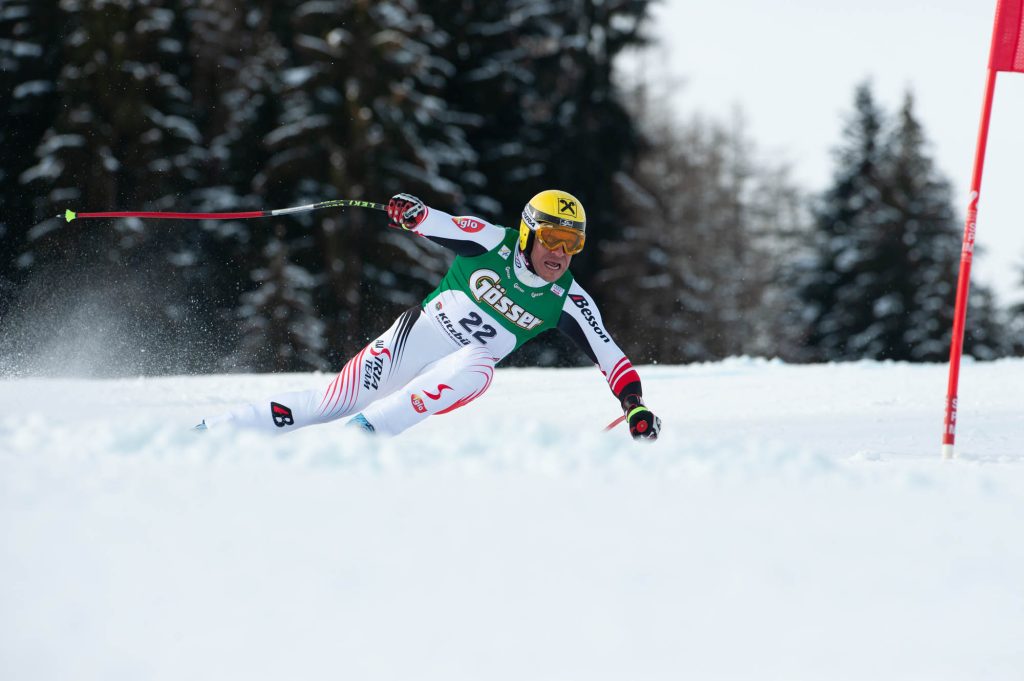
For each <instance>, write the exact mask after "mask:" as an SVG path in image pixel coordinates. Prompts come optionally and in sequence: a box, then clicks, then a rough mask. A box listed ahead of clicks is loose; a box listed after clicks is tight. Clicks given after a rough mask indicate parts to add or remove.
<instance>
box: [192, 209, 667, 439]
mask: <svg viewBox="0 0 1024 681" xmlns="http://www.w3.org/2000/svg"><path fill="white" fill-rule="evenodd" d="M387 213H388V218H389V223H388V226H389V227H393V228H396V229H404V230H408V231H411V232H413V233H414V234H417V235H419V236H421V237H426V238H428V239H430V240H431V241H434V242H435V243H438V244H441V245H442V246H445V247H447V248H450V249H451V250H453V251H455V253H456V254H457V257H456V258H455V261H454V262H453V263H452V266H451V267H450V268H449V270H448V272H447V274H445V276H444V278H443V279H442V280H441V283H440V284H439V285H438V287H437V288H436V289H435V290H434V291H433V292H432V293H430V294H429V295H428V296H427V297H426V298H425V299H424V300H423V302H422V303H421V304H420V305H418V306H416V307H414V308H412V309H410V310H408V311H406V312H405V313H404V314H402V316H400V317H399V318H398V319H397V320H396V321H395V323H394V324H393V325H392V326H391V328H390V329H388V330H387V331H385V332H384V333H383V334H382V335H381V336H379V337H378V338H377V339H376V340H374V341H372V342H371V343H370V344H369V345H367V346H366V347H365V348H363V350H362V351H360V352H359V354H357V355H356V356H355V357H353V358H352V359H351V360H349V362H348V363H347V364H346V365H345V366H344V368H343V369H342V370H341V372H340V373H338V375H337V376H336V377H335V378H334V380H332V381H331V382H330V384H329V385H328V386H327V387H326V388H325V389H323V390H308V391H304V392H292V393H285V394H280V395H275V396H273V397H270V398H269V399H266V400H264V401H262V402H258V403H256V404H250V405H246V406H243V407H240V408H238V409H236V410H234V411H231V412H228V413H226V414H223V415H221V416H217V417H214V418H210V419H205V420H204V421H203V422H202V423H200V424H199V425H198V426H196V428H197V429H200V430H205V429H206V428H219V427H221V426H222V425H227V424H234V425H241V426H250V427H255V428H258V429H263V430H266V431H269V432H286V431H289V430H292V429H295V428H301V427H303V426H308V425H312V424H314V423H325V422H327V421H334V420H336V419H340V418H343V417H345V416H350V415H353V414H354V417H353V418H352V419H351V420H350V421H349V425H353V426H358V427H361V428H363V429H364V430H366V431H368V432H373V433H379V434H386V435H397V434H398V433H401V432H402V431H404V430H406V429H407V428H409V427H411V426H413V425H415V424H417V423H419V422H420V421H422V420H423V419H425V418H427V417H428V416H432V415H435V414H445V413H448V412H450V411H453V410H455V409H458V408H459V407H463V406H465V405H467V404H469V403H470V402H472V401H473V400H475V399H476V398H478V397H480V395H482V394H483V393H484V392H485V391H486V390H487V388H488V387H489V386H490V385H491V379H492V378H493V377H494V365H495V364H497V363H498V362H499V361H501V359H502V358H504V357H505V356H506V355H508V354H509V353H510V352H512V351H513V350H515V349H516V348H518V347H519V346H520V345H522V344H523V343H525V342H526V341H528V340H530V339H531V338H533V337H534V336H536V335H537V334H539V333H541V332H542V331H545V330H547V329H552V328H558V329H559V330H561V331H562V332H563V333H565V334H566V335H568V336H569V337H570V338H572V339H573V340H574V341H575V342H576V344H577V345H579V347H580V348H581V349H582V350H583V351H584V352H585V353H586V354H587V355H588V356H589V357H590V359H591V360H592V361H593V362H594V363H595V364H597V366H598V367H599V368H600V369H601V372H602V373H603V374H604V375H605V378H606V379H607V381H608V386H609V387H610V388H611V391H612V393H613V394H614V395H615V397H616V398H618V400H619V403H620V405H621V406H622V410H623V412H624V414H625V417H626V420H627V421H628V424H629V432H630V433H631V434H632V436H633V438H634V439H646V440H655V439H657V437H658V433H659V432H660V430H661V419H659V418H658V417H657V416H655V415H654V414H653V413H652V412H651V410H650V409H648V408H647V407H646V406H645V405H644V402H643V397H642V395H643V392H642V390H641V387H640V376H639V375H638V374H637V372H636V371H635V370H634V369H633V366H632V364H631V363H630V361H629V359H628V358H627V357H626V356H625V355H624V354H623V352H622V350H620V349H619V346H618V345H616V344H615V341H614V340H612V337H611V334H609V333H608V331H607V329H605V328H604V324H603V323H602V321H601V315H600V313H599V312H598V310H597V306H596V305H595V304H594V301H593V299H592V298H591V297H590V295H589V294H588V293H587V292H586V291H584V290H583V288H581V287H580V285H579V284H577V283H576V282H575V281H574V280H573V276H572V273H571V272H569V263H570V261H571V260H572V256H574V255H575V254H577V253H579V252H580V251H581V250H582V249H583V244H584V241H585V240H586V227H587V218H586V213H585V212H584V210H583V206H582V204H580V202H579V201H578V200H577V199H576V197H574V196H573V195H572V194H569V193H567V192H564V191H559V190H547V191H542V192H541V193H539V194H537V195H536V196H534V197H533V198H532V199H530V202H529V203H527V204H526V207H525V208H524V209H523V213H522V219H521V221H520V223H519V229H518V230H515V229H508V228H505V227H499V226H497V225H493V224H491V223H489V222H486V221H484V220H481V219H480V218H476V217H458V216H452V215H449V214H447V213H444V212H442V211H439V210H437V209H435V208H429V207H427V206H426V205H424V203H423V202H422V201H420V200H419V199H418V198H416V197H414V196H411V195H409V194H396V195H395V196H393V197H392V198H391V200H390V201H389V202H388V206H387Z"/></svg>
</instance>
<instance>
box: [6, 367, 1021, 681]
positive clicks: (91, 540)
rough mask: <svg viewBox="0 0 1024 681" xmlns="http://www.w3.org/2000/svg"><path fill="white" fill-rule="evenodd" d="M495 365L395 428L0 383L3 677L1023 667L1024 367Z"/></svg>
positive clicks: (60, 385) (63, 384)
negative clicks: (615, 392)
mask: <svg viewBox="0 0 1024 681" xmlns="http://www.w3.org/2000/svg"><path fill="white" fill-rule="evenodd" d="M640 372H641V376H642V377H643V380H644V386H645V394H646V395H647V398H648V402H649V404H650V405H651V406H652V408H653V409H654V410H655V411H656V412H657V413H659V415H661V416H662V417H663V419H664V421H665V425H664V435H663V438H662V439H661V441H659V442H658V443H657V444H655V445H653V446H640V445H635V444H634V443H633V442H631V441H630V440H629V439H628V437H627V436H626V435H625V434H624V431H617V432H615V433H612V434H608V435H606V434H603V433H602V432H601V427H602V426H603V425H605V424H606V423H607V422H608V421H610V420H612V419H613V418H614V417H615V416H617V407H616V404H615V401H614V399H613V398H612V397H611V396H610V394H609V393H608V391H607V387H606V386H605V384H604V382H603V379H602V377H601V375H600V373H599V372H597V371H596V370H593V369H579V370H577V369H573V370H512V369H505V370H499V372H498V374H497V376H496V379H495V382H494V385H493V386H492V388H491V391H490V392H489V393H488V394H487V395H485V396H484V397H483V398H481V399H480V400H478V401H477V402H475V403H474V404H473V405H471V406H470V407H467V408H465V409H462V410H460V411H458V412H455V413H453V414H451V415H448V416H443V417H437V418H435V419H433V420H431V421H428V422H427V423H425V424H423V425H422V426H420V427H418V428H416V429H414V430H412V431H409V432H408V433H406V434H404V435H403V436H401V437H399V438H396V439H393V440H379V439H376V440H375V439H368V438H366V437H364V436H363V435H361V434H360V433H357V432H352V431H348V430H345V429H343V428H341V427H340V424H337V425H327V426H321V427H315V428H310V429H307V430H304V431H300V432H297V433H294V434H292V435H289V436H284V437H277V438H265V437H261V436H258V435H255V434H247V433H243V434H237V435H236V434H232V433H225V432H216V431H211V432H210V433H207V434H206V435H205V436H199V435H194V434H192V433H191V432H189V431H188V428H189V427H190V426H191V425H192V424H193V423H195V422H197V421H198V420H199V419H200V418H202V416H204V415H208V414H211V413H214V412H217V411H220V410H221V409H225V408H227V407H229V406H231V405H233V404H236V403H238V402H242V401H246V400H248V399H252V398H256V397H259V396H262V395H264V394H269V393H271V392H279V391H281V390H288V389H293V388H298V387H305V386H317V385H321V384H323V383H325V382H327V381H329V380H330V377H329V376H325V375H314V374H301V375H300V374H293V375H283V376H281V375H278V376H266V375H263V376H252V375H247V376H210V377H192V378H181V377H179V378H160V379H137V380H113V381H99V380H42V379H22V380H9V381H2V382H0V677H2V678H5V679H33V680H35V679H68V678H75V679H104V680H111V679H126V680H127V679H131V680H133V681H135V680H138V679H168V680H169V679H175V680H179V679H190V680H196V679H211V680H212V679H225V678H232V679H236V678H237V679H242V678H244V679H282V678H295V679H314V680H315V679H338V678H354V679H402V680H405V679H446V680H452V679H473V680H477V679H509V680H512V679H516V680H520V679H552V680H554V679H585V680H587V681H590V680H593V679H631V680H632V679H666V680H667V679H680V678H695V679H808V680H810V679H824V678H827V679H865V678H870V679H909V678H922V679H924V678H927V679H1019V678H1020V671H1021V670H1022V669H1024V645H1022V644H1021V640H1022V638H1021V632H1024V580H1022V579H1021V575H1022V574H1024V543H1022V542H1021V541H1020V539H1019V537H1020V536H1021V527H1022V526H1024V447H1022V445H1021V441H1022V437H1024V416H1022V405H1024V361H1020V360H1015V361H1000V362H996V363H991V364H982V363H969V364H965V366H964V369H963V372H962V377H961V391H960V397H961V411H960V419H961V433H960V435H959V438H958V454H959V458H958V460H956V461H953V462H943V461H941V459H940V458H939V436H940V431H941V422H942V403H943V397H944V391H945V367H942V366H908V365H902V364H878V363H857V364H843V365H826V366H787V365H784V364H780V363H772V362H764V361H758V360H747V359H737V360H731V361H728V362H723V363H718V364H707V365H695V366H690V367H645V368H643V367H642V368H641V369H640Z"/></svg>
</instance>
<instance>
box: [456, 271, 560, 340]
mask: <svg viewBox="0 0 1024 681" xmlns="http://www.w3.org/2000/svg"><path fill="white" fill-rule="evenodd" d="M469 290H470V291H471V292H472V294H473V297H474V298H476V299H477V300H478V301H480V302H483V303H487V304H488V305H490V306H491V307H492V308H494V311H495V312H497V313H498V314H500V315H502V316H503V317H505V319H507V320H509V321H510V322H513V323H514V324H515V325H516V326H518V327H519V328H521V329H526V330H528V331H529V330H530V329H534V328H536V327H538V326H540V325H541V324H543V323H544V320H543V319H538V318H537V317H535V316H534V315H533V314H531V313H530V312H527V311H526V310H525V309H524V308H523V307H522V306H521V305H516V304H515V303H513V302H512V299H511V298H509V297H508V296H506V295H505V291H506V289H505V288H503V287H502V286H501V277H499V276H498V273H497V272H495V271H494V270H477V271H476V272H473V274H471V275H470V277H469Z"/></svg>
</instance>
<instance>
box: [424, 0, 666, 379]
mask: <svg viewBox="0 0 1024 681" xmlns="http://www.w3.org/2000/svg"><path fill="white" fill-rule="evenodd" d="M428 4H429V6H430V7H431V8H432V11H433V14H434V16H435V17H436V20H437V21H438V23H439V24H440V25H441V26H442V27H443V28H444V30H445V31H446V32H447V33H448V34H449V35H450V36H451V37H452V39H451V41H450V43H449V44H448V47H447V51H446V54H447V55H448V60H449V61H450V62H451V63H452V64H454V65H455V69H454V73H453V77H452V78H451V79H450V80H449V83H448V87H447V90H446V95H445V96H446V99H447V100H448V101H449V102H450V103H451V104H452V106H453V107H454V108H456V109H458V110H460V111H462V112H465V113H466V114H468V117H467V118H466V124H467V125H466V127H467V134H468V138H469V141H470V142H471V144H472V146H473V149H474V150H475V151H476V152H477V154H478V162H477V164H476V169H477V170H478V171H479V181H477V180H476V177H474V176H470V177H469V178H466V180H469V181H470V182H471V184H468V185H467V187H468V188H470V189H477V188H479V192H478V194H477V195H470V196H467V201H468V202H469V204H470V206H471V208H473V209H474V210H480V211H481V212H482V213H483V214H484V215H487V216H489V217H490V218H491V219H493V220H495V221H497V222H499V223H501V222H503V221H504V222H506V223H507V224H509V225H510V226H512V227H515V226H516V225H518V222H519V213H520V211H521V210H522V207H523V205H524V204H525V203H526V201H527V200H528V199H529V198H530V197H531V196H532V195H533V194H535V193H537V192H538V191H540V190H542V189H545V188H550V187H560V188H562V189H566V190H568V191H570V192H573V193H574V194H576V195H577V196H578V197H579V198H580V199H581V200H582V202H583V204H584V206H585V207H586V210H587V219H588V222H589V224H590V225H592V228H591V229H590V230H589V231H588V235H587V240H588V245H587V248H585V249H584V250H583V252H582V253H580V254H579V255H578V256H575V257H574V259H573V271H574V273H575V274H576V275H577V276H578V277H580V279H581V281H583V282H584V284H586V283H587V281H588V280H589V279H590V278H591V277H592V276H593V275H594V274H595V273H596V271H597V270H598V269H599V266H600V259H601V258H600V252H601V248H602V247H601V242H602V240H603V239H609V238H615V237H617V236H618V233H619V223H620V219H621V216H620V212H619V208H620V206H618V205H616V204H615V203H614V200H615V193H614V192H613V191H611V187H612V186H613V184H614V177H615V175H616V173H619V172H621V171H623V170H626V169H627V168H628V167H629V165H630V163H631V158H632V156H633V154H634V153H635V151H636V148H637V140H636V132H635V129H634V126H633V122H632V120H631V118H630V116H629V115H628V114H627V113H626V110H625V107H624V106H623V103H622V102H623V97H622V95H621V93H620V92H619V91H618V90H617V88H616V86H615V82H614V78H613V75H614V74H613V65H614V61H615V59H616V57H617V56H618V55H619V54H620V53H621V52H622V51H623V50H624V49H626V48H628V47H631V46H638V45H641V44H643V43H644V42H645V36H644V32H643V31H644V28H645V27H646V22H647V19H648V18H649V16H648V15H649V12H650V9H649V5H650V4H651V3H650V2H649V1H648V0H630V1H627V2H619V1H616V2H598V1H596V0H543V1H540V2H536V1H533V0H512V1H510V2H505V3H468V2H464V1H463V0H431V1H430V2H429V3H428ZM464 181H465V180H464ZM595 293H600V292H598V291H595ZM578 358H579V354H578V352H577V351H576V350H575V349H574V348H571V347H570V346H568V345H566V344H563V343H560V342H559V340H558V339H557V336H555V335H551V336H545V337H544V338H542V339H541V340H540V341H539V342H535V343H531V344H530V345H528V346H525V347H523V348H521V349H520V350H519V351H517V352H516V353H515V354H514V355H513V356H512V357H510V358H509V360H508V361H509V362H511V363H528V364H534V363H538V362H539V363H542V364H546V363H550V362H553V361H573V360H578Z"/></svg>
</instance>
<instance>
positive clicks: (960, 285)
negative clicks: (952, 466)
mask: <svg viewBox="0 0 1024 681" xmlns="http://www.w3.org/2000/svg"><path fill="white" fill-rule="evenodd" d="M995 88H996V71H994V70H993V69H992V68H991V67H990V68H989V69H988V79H987V81H986V85H985V104H984V106H982V110H981V124H980V125H979V126H978V146H977V148H976V150H975V152H974V172H973V173H972V175H971V198H970V201H969V202H968V204H967V221H966V224H965V225H964V244H963V248H962V249H961V251H960V274H959V276H958V277H957V284H956V308H955V309H954V311H953V338H952V340H951V341H950V344H949V385H948V387H947V388H946V418H945V424H944V427H943V429H942V458H943V459H952V458H953V442H954V440H955V438H956V402H957V386H958V383H959V382H960V357H961V356H962V355H963V351H964V324H965V322H966V319H967V294H968V293H969V291H970V288H971V261H972V260H973V259H974V234H975V231H976V230H977V225H978V196H979V194H980V192H981V175H982V171H983V170H984V168H985V148H986V146H987V145H988V124H989V120H990V119H991V118H992V100H993V97H994V95H995Z"/></svg>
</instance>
